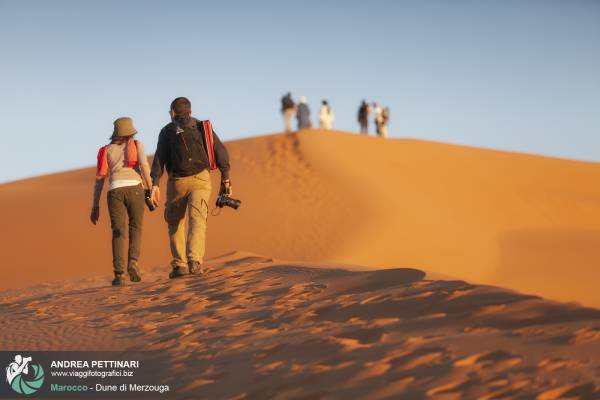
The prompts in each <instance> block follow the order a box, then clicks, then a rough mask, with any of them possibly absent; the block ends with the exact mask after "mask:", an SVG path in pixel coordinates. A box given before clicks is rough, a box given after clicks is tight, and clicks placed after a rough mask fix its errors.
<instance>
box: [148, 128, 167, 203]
mask: <svg viewBox="0 0 600 400" xmlns="http://www.w3.org/2000/svg"><path fill="white" fill-rule="evenodd" d="M169 151H170V150H169V143H168V142H167V130H166V128H163V129H162V130H161V131H160V133H159V135H158V144H157V145H156V152H155V153H154V160H152V171H151V172H150V177H151V178H152V192H151V194H150V196H151V198H152V202H153V203H154V205H155V206H156V207H158V203H159V202H160V189H159V188H158V186H159V184H160V177H161V176H162V174H163V172H164V170H165V165H166V164H167V160H168V159H169Z"/></svg>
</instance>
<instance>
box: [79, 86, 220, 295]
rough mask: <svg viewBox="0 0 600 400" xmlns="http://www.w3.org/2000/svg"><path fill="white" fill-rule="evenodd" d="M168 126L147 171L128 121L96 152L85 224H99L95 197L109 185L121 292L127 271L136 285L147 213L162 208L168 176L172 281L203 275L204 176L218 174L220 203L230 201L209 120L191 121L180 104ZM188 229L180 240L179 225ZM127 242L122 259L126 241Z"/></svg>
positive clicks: (188, 108) (187, 107) (185, 103)
mask: <svg viewBox="0 0 600 400" xmlns="http://www.w3.org/2000/svg"><path fill="white" fill-rule="evenodd" d="M169 114H170V117H171V122H169V123H168V124H167V125H166V126H165V127H163V128H162V130H161V131H160V133H159V135H158V144H157V147H156V152H155V154H154V161H153V163H152V168H150V166H149V164H148V160H147V158H146V153H145V151H144V145H143V143H142V142H141V141H139V140H135V139H134V137H135V135H136V134H137V130H136V129H135V127H134V125H133V121H132V119H131V118H129V117H122V118H118V119H117V120H116V121H114V130H113V134H112V136H111V137H110V143H109V144H107V145H105V146H102V147H101V148H100V149H99V151H98V157H97V158H98V163H97V171H96V181H95V186H94V195H93V202H92V210H91V214H90V220H91V222H92V223H93V224H94V225H95V224H96V223H97V222H98V219H99V217H100V196H101V194H102V189H103V187H104V182H105V181H106V180H108V194H107V200H108V214H109V217H110V224H111V228H112V253H113V269H114V280H113V281H112V284H113V285H115V286H119V285H123V284H124V282H125V279H124V274H125V272H126V273H127V275H128V276H129V279H130V280H131V281H132V282H139V281H141V278H142V274H141V270H140V267H139V264H138V260H139V257H140V247H141V241H142V226H143V219H144V209H145V208H146V206H147V207H148V208H149V209H150V210H153V209H154V208H156V207H158V204H159V201H160V190H159V182H160V178H161V176H162V175H163V173H164V170H165V169H166V171H167V173H168V181H167V199H166V204H165V210H164V218H165V221H166V223H167V226H168V232H169V245H170V248H171V254H172V256H173V258H172V261H171V272H170V273H169V277H170V278H177V277H180V276H183V275H186V274H188V273H190V274H203V273H204V272H206V271H205V268H204V266H203V264H202V262H203V258H204V251H205V238H206V223H207V219H208V209H209V208H208V201H209V197H210V194H211V180H210V175H209V171H210V170H214V169H217V168H218V169H219V170H220V172H221V187H220V191H219V195H220V196H226V197H229V196H231V194H232V191H231V181H230V180H229V170H230V166H229V155H228V153H227V149H226V148H225V146H224V145H223V143H222V142H221V140H220V139H219V137H218V136H217V134H216V133H215V132H214V131H213V129H212V124H211V122H210V121H209V120H205V121H200V120H197V119H196V118H194V117H192V104H191V102H190V101H189V100H188V99H187V98H185V97H178V98H176V99H175V100H173V102H172V103H171V108H170V110H169ZM186 225H188V232H187V235H186V232H185V226H186ZM126 233H128V236H129V246H128V253H127V254H125V237H126Z"/></svg>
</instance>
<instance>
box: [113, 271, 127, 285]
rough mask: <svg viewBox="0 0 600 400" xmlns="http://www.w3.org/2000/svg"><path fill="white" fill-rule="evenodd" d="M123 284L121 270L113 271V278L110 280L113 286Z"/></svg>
mask: <svg viewBox="0 0 600 400" xmlns="http://www.w3.org/2000/svg"><path fill="white" fill-rule="evenodd" d="M124 284H125V279H123V273H122V272H115V279H113V281H112V285H113V286H123V285H124Z"/></svg>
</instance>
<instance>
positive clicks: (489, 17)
mask: <svg viewBox="0 0 600 400" xmlns="http://www.w3.org/2000/svg"><path fill="white" fill-rule="evenodd" d="M0 51H1V56H0V118H1V121H0V122H1V129H2V133H1V136H0V137H1V139H0V140H1V143H0V148H1V151H2V154H1V160H2V161H1V164H0V166H1V168H0V182H6V181H10V180H15V179H19V178H22V177H27V176H33V175H38V174H43V173H49V172H54V171H61V170H65V169H72V168H77V167H81V166H88V165H92V164H94V162H95V156H96V152H97V149H98V147H99V146H100V145H102V144H104V143H105V141H106V138H107V137H108V136H109V135H110V134H111V131H112V122H113V120H114V119H115V118H117V117H119V116H123V115H129V116H132V117H133V118H134V121H135V124H136V125H137V127H138V130H139V131H140V139H142V140H143V141H144V142H145V143H146V146H147V147H148V148H149V150H150V152H153V149H154V147H155V143H156V138H157V135H158V132H159V130H160V128H161V127H162V126H163V125H164V124H166V123H167V122H168V115H167V110H168V107H169V104H170V102H171V100H172V99H173V98H174V97H176V96H181V95H183V96H187V97H189V98H190V99H191V100H192V103H193V109H194V114H195V115H196V116H197V117H199V118H210V119H211V120H213V123H214V125H215V129H216V130H217V132H218V133H219V134H220V136H222V138H223V139H225V140H230V139H235V138H240V137H246V136H254V135H261V134H265V133H272V132H276V131H280V130H281V128H282V121H281V117H280V114H279V105H280V104H279V99H280V97H281V95H282V94H283V93H284V92H287V91H288V90H291V91H292V93H293V95H294V96H295V97H296V98H297V97H298V96H300V95H306V96H307V97H308V99H309V103H310V105H311V106H312V111H313V116H314V115H315V114H316V111H317V105H318V103H319V102H320V100H321V99H322V98H327V99H329V101H330V103H331V104H332V107H333V109H334V111H335V114H336V117H337V121H336V124H335V125H336V127H337V128H340V129H344V130H352V131H356V130H357V126H356V110H357V107H358V104H359V102H360V100H361V99H363V98H364V99H367V100H369V101H373V100H378V101H379V102H380V103H382V104H383V105H388V106H389V107H390V108H391V123H390V134H391V136H392V137H414V138H423V139H430V140H439V141H444V142H450V143H460V144H468V145H475V146H484V147H491V148H499V149H508V150H515V151H524V152H530V153H537V154H546V155H552V156H559V157H567V158H576V159H583V160H593V161H595V160H600V1H594V0H589V1H575V0H573V1H526V0H506V1H486V0H471V1H467V0H465V1H446V0H439V1H419V0H415V1H326V0H315V1H238V2H233V1H210V2H209V1H206V2H202V1H189V2H185V1H27V0H23V1H17V0H13V1H8V0H0Z"/></svg>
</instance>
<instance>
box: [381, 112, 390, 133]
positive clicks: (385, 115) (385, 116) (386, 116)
mask: <svg viewBox="0 0 600 400" xmlns="http://www.w3.org/2000/svg"><path fill="white" fill-rule="evenodd" d="M389 122H390V108H389V107H386V108H384V109H383V111H382V112H381V135H380V136H381V137H382V138H384V139H386V138H387V136H388V124H389Z"/></svg>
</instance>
